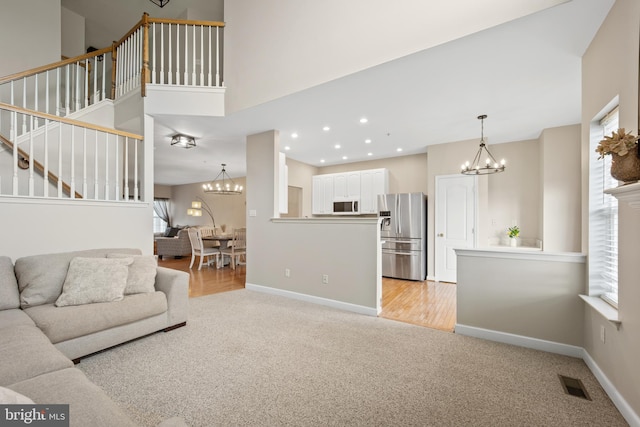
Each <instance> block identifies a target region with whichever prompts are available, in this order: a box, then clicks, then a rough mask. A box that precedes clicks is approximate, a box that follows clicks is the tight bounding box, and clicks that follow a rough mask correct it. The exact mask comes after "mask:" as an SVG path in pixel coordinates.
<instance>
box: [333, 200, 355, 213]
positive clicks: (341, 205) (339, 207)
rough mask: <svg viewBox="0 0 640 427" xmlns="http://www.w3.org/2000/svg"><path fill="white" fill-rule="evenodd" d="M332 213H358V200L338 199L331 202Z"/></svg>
mask: <svg viewBox="0 0 640 427" xmlns="http://www.w3.org/2000/svg"><path fill="white" fill-rule="evenodd" d="M333 214H334V215H360V201H358V200H340V201H334V202H333Z"/></svg>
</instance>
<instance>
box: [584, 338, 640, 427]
mask: <svg viewBox="0 0 640 427" xmlns="http://www.w3.org/2000/svg"><path fill="white" fill-rule="evenodd" d="M582 360H584V363H586V364H587V366H588V367H589V369H590V370H591V372H592V373H593V376H595V377H596V379H597V380H598V382H599V383H600V385H601V386H602V388H603V389H604V391H605V393H607V395H608V396H609V398H610V399H611V401H612V402H613V404H614V405H615V406H616V408H618V411H620V413H621V414H622V416H623V417H624V419H625V420H626V421H627V422H628V423H629V425H630V426H632V427H640V416H639V415H638V414H636V413H635V412H634V410H633V408H632V407H631V405H629V403H628V402H627V401H626V400H625V399H624V397H622V395H621V394H620V393H619V392H618V389H616V387H615V386H614V385H613V383H612V382H611V381H610V380H609V378H608V377H607V376H606V375H605V374H604V372H603V371H602V369H600V367H599V366H598V364H597V363H596V361H595V360H593V358H592V357H591V355H590V354H589V353H588V352H587V350H585V349H582Z"/></svg>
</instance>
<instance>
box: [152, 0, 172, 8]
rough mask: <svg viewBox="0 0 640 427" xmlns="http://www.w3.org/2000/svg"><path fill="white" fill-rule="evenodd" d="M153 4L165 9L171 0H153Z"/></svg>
mask: <svg viewBox="0 0 640 427" xmlns="http://www.w3.org/2000/svg"><path fill="white" fill-rule="evenodd" d="M151 3H153V4H155V5H156V6H160V7H165V6H166V5H167V3H169V0H151Z"/></svg>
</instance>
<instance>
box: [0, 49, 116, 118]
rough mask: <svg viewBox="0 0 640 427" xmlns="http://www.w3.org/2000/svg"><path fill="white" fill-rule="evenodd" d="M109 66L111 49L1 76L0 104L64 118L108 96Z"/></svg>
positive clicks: (109, 82) (109, 83)
mask: <svg viewBox="0 0 640 427" xmlns="http://www.w3.org/2000/svg"><path fill="white" fill-rule="evenodd" d="M110 67H111V47H109V48H106V49H101V50H97V51H94V52H91V53H88V54H85V55H81V56H78V57H75V58H70V59H65V60H63V61H60V62H56V63H55V64H50V65H46V66H43V67H38V68H34V69H32V70H28V71H24V72H21V73H16V74H12V75H10V76H6V77H2V78H0V102H3V103H6V104H10V105H16V106H20V107H22V108H25V109H29V110H34V111H38V112H41V113H46V114H53V115H56V116H60V117H66V116H68V115H69V114H72V113H74V112H76V111H79V110H81V109H83V108H86V107H88V106H90V105H93V104H95V103H97V102H100V101H102V100H103V99H106V98H107V97H108V96H109V95H110V89H111V74H112V73H111V72H110V71H111V70H110ZM25 120H26V118H25ZM40 122H41V120H36V124H35V127H36V128H37V127H38V126H39V123H40ZM21 126H22V127H23V129H24V128H25V127H26V122H22V123H21Z"/></svg>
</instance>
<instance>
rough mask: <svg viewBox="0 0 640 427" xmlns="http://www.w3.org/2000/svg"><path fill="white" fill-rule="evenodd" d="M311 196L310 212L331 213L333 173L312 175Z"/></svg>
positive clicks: (318, 213) (317, 213)
mask: <svg viewBox="0 0 640 427" xmlns="http://www.w3.org/2000/svg"><path fill="white" fill-rule="evenodd" d="M312 191H313V198H312V202H311V213H312V214H314V215H327V214H332V213H333V175H332V174H327V175H315V176H314V177H313V188H312Z"/></svg>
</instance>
